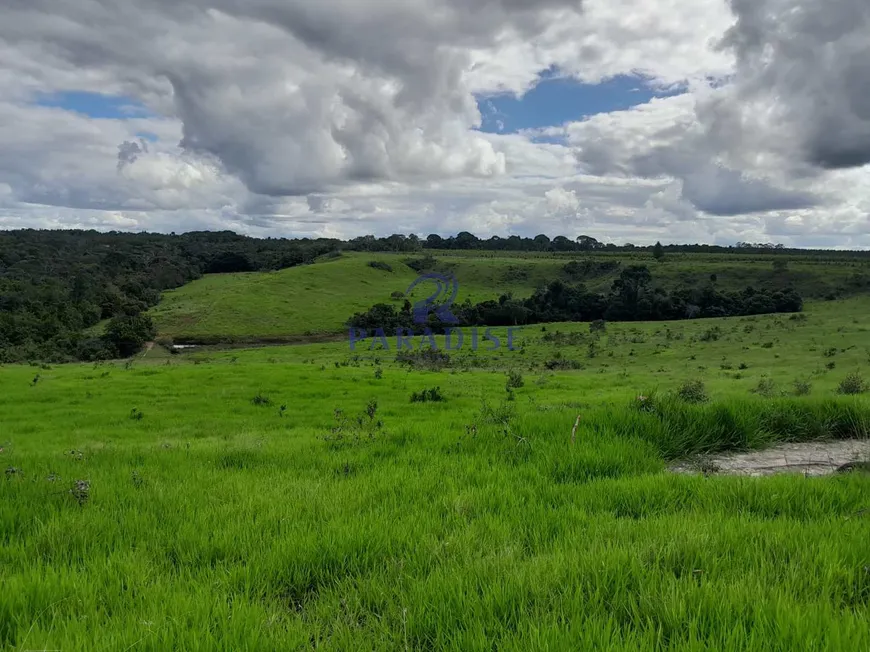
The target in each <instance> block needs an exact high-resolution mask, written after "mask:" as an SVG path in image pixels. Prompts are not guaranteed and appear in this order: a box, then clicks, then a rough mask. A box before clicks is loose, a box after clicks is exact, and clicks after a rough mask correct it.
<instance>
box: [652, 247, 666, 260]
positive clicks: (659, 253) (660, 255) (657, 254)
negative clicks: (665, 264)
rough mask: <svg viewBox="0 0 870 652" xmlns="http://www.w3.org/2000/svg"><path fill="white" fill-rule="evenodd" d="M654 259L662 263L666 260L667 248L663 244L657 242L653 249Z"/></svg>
mask: <svg viewBox="0 0 870 652" xmlns="http://www.w3.org/2000/svg"><path fill="white" fill-rule="evenodd" d="M653 258H655V259H656V260H657V261H659V262H662V261H663V260H664V259H665V248H664V247H663V246H662V243H661V242H656V244H655V246H654V247H653Z"/></svg>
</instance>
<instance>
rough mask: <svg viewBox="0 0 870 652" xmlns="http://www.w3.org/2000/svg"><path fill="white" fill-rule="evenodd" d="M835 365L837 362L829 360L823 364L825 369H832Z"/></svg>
mask: <svg viewBox="0 0 870 652" xmlns="http://www.w3.org/2000/svg"><path fill="white" fill-rule="evenodd" d="M836 366H837V363H836V362H834V361H833V360H831V361H830V362H829V363H828V364H826V365H825V369H833V368H834V367H836Z"/></svg>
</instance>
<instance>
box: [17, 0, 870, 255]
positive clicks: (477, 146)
mask: <svg viewBox="0 0 870 652" xmlns="http://www.w3.org/2000/svg"><path fill="white" fill-rule="evenodd" d="M0 53H2V56H0V229H3V230H9V229H19V228H44V229H46V228H47V229H78V228H81V229H95V230H98V231H113V230H114V231H130V232H140V231H149V232H160V233H170V232H173V231H175V232H176V233H181V232H185V231H203V230H208V231H222V230H230V231H234V232H237V233H240V234H244V235H250V236H254V237H295V238H301V237H310V238H314V237H332V238H341V239H345V240H347V239H351V238H354V237H358V236H361V235H368V234H374V235H378V236H380V237H386V236H388V235H390V234H392V233H404V234H410V233H416V234H418V235H421V236H422V237H425V235H428V234H429V233H437V234H439V235H442V236H443V235H445V234H446V235H451V234H452V235H455V234H456V233H459V232H460V231H468V232H471V233H473V234H475V235H476V236H478V237H480V238H482V239H486V238H489V237H490V236H492V235H499V236H500V237H508V236H510V235H519V236H521V237H534V236H535V235H538V234H540V233H544V234H547V235H548V236H549V237H551V238H552V237H555V236H556V235H565V236H567V237H569V238H572V239H573V237H575V236H576V235H580V234H585V235H589V236H592V237H594V238H596V239H598V240H600V241H602V242H605V243H607V242H614V243H625V242H631V243H633V244H636V245H638V246H646V245H649V244H652V243H654V242H656V241H661V242H662V243H681V244H684V243H705V244H714V245H722V246H729V245H734V244H736V243H737V242H771V243H782V244H784V245H785V246H788V247H795V248H825V249H853V250H857V249H870V165H868V164H870V5H868V4H867V3H866V0H834V1H829V2H827V3H822V2H821V0H666V1H665V2H663V3H655V4H652V3H646V2H643V1H642V0H611V1H606V0H584V1H583V2H578V1H577V0H538V1H533V0H488V1H487V2H481V3H465V2H461V1H460V0H321V1H320V2H317V3H315V2H310V1H309V0H232V1H230V0H179V1H177V2H172V3H168V2H162V1H159V0H158V1H157V2H153V3H148V4H147V5H144V4H142V3H136V2H134V1H133V0H114V1H113V2H111V3H110V2H107V1H106V0H70V2H66V3H62V4H58V3H55V2H51V1H50V0H30V1H28V2H23V1H21V0H12V1H11V2H9V3H5V5H4V6H3V7H0Z"/></svg>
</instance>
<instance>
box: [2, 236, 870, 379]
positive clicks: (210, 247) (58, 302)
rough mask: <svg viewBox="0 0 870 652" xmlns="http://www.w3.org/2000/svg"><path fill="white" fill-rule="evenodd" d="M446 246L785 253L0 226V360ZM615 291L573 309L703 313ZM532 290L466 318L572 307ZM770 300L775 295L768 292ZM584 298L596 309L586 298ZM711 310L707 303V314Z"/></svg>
mask: <svg viewBox="0 0 870 652" xmlns="http://www.w3.org/2000/svg"><path fill="white" fill-rule="evenodd" d="M444 249H459V250H463V249H465V250H469V249H470V250H481V251H539V252H554V253H559V252H590V251H602V252H608V251H615V252H619V251H623V252H632V251H649V252H650V253H652V254H653V255H655V256H656V257H657V258H658V257H661V256H664V255H667V253H669V252H703V253H729V252H739V253H755V252H759V253H761V252H763V253H788V252H789V251H790V250H788V249H786V248H784V247H783V246H781V245H775V244H749V243H738V245H737V246H735V247H715V246H709V245H669V246H664V247H663V246H661V245H656V246H655V247H652V246H650V247H635V246H634V245H631V244H625V245H621V246H617V245H614V244H603V243H601V242H599V241H598V240H596V239H594V238H591V237H589V236H584V235H581V236H579V237H576V238H574V239H569V238H567V237H565V236H557V237H555V238H553V239H552V240H551V239H550V238H548V237H547V236H545V235H538V236H536V237H534V238H521V237H519V236H510V237H508V238H500V237H497V236H494V237H492V238H489V239H486V240H483V239H479V238H477V237H476V236H474V235H472V234H471V233H468V232H462V233H459V234H457V235H456V236H451V237H446V238H442V237H441V236H438V235H434V234H433V235H430V236H428V237H427V238H425V239H422V238H419V237H417V236H416V235H410V236H405V235H401V234H394V235H391V236H389V237H385V238H376V237H374V236H364V237H360V238H354V239H352V240H348V241H341V240H336V239H285V238H268V239H257V238H249V237H244V236H240V235H237V234H235V233H232V232H191V233H185V234H181V235H175V234H169V235H167V234H152V233H118V232H112V233H99V232H96V231H41V230H20V231H0V362H17V361H28V360H48V361H67V360H98V359H105V358H114V357H119V356H127V355H130V354H132V353H133V352H135V351H136V350H138V349H139V348H140V347H141V346H142V344H143V343H144V342H146V341H147V340H149V339H151V338H153V336H154V327H153V325H152V324H151V322H150V319H149V318H148V317H147V316H146V315H145V314H144V313H145V311H146V310H147V309H148V308H150V307H151V306H153V305H155V304H156V303H157V302H158V301H159V299H160V293H161V292H162V291H163V290H166V289H170V288H175V287H178V286H180V285H183V284H185V283H188V282H190V281H192V280H194V279H196V278H199V277H200V276H202V275H203V274H213V273H222V272H248V271H262V270H277V269H283V268H287V267H293V266H296V265H303V264H307V263H311V262H313V261H314V260H315V259H316V258H317V257H318V256H321V255H323V254H327V253H330V252H335V251H341V250H345V251H384V252H419V251H422V250H433V251H437V250H444ZM800 253H802V254H807V253H811V252H807V251H800ZM823 254H824V255H825V256H838V255H850V256H860V257H864V256H867V257H870V252H831V251H825V252H823ZM556 289H557V288H553V290H552V291H556ZM548 291H550V290H548ZM564 291H565V292H567V293H568V294H569V295H571V296H572V297H573V296H574V294H576V293H578V292H579V293H581V294H582V293H583V291H582V289H578V288H577V287H573V286H572V287H569V288H568V289H566V290H564ZM615 292H616V291H615ZM620 292H622V291H621V290H620V291H618V292H616V293H615V294H613V295H611V296H608V297H605V298H604V299H601V298H591V297H589V296H586V295H584V298H583V299H582V300H579V299H577V301H580V303H581V304H582V305H583V307H582V310H580V309H579V308H577V309H576V310H580V313H581V314H583V315H584V318H588V317H591V316H606V315H610V318H614V319H617V318H620V317H619V316H618V315H625V316H626V317H625V318H632V319H646V318H658V317H655V315H665V314H667V315H674V314H683V312H685V310H689V308H688V306H695V305H698V306H700V307H701V310H702V311H703V310H705V309H707V308H706V307H705V305H706V304H703V302H699V300H698V299H697V298H695V297H688V296H685V297H684V296H681V295H679V294H674V293H672V294H670V295H668V296H667V297H663V296H662V295H661V294H660V293H650V292H647V291H645V290H644V291H641V292H639V293H638V296H637V303H636V304H635V303H630V304H629V305H630V308H628V309H627V310H628V312H626V309H624V308H621V307H620V306H623V305H624V302H623V303H620V301H623V300H622V299H620V298H618V297H621V296H622V294H620ZM542 300H543V299H541V297H540V296H539V295H535V296H534V297H531V298H529V299H527V300H525V301H522V302H520V301H518V300H515V299H512V298H506V299H505V300H504V301H503V302H502V303H501V304H500V306H499V308H498V309H495V308H494V307H492V306H485V305H482V306H480V307H477V306H475V307H472V308H470V309H469V310H471V312H469V313H468V315H467V318H468V320H469V323H477V322H479V321H480V320H481V319H483V320H486V319H496V315H497V314H498V313H499V311H514V310H515V311H518V314H525V313H523V312H522V311H530V313H529V314H530V315H531V316H528V317H526V319H534V320H544V319H550V318H551V317H552V316H553V315H556V314H560V315H563V316H564V315H568V314H575V313H574V312H572V311H575V308H573V307H572V308H570V309H569V311H568V312H558V311H556V312H553V311H552V310H550V308H544V307H541V305H542V304H541V305H539V304H540V302H541V301H542ZM605 300H606V303H607V306H606V308H603V307H601V305H603V304H601V305H599V304H600V302H601V301H605ZM770 300H771V301H775V300H774V299H773V298H772V297H770ZM547 301H548V300H547ZM560 301H561V299H560ZM570 301H575V299H570ZM570 301H569V302H570ZM633 301H634V298H632V302H633ZM711 301H712V303H711V304H710V305H711V306H719V307H720V308H721V310H724V311H725V313H727V314H740V310H742V308H738V307H735V306H738V304H740V302H741V300H738V299H737V298H733V297H732V298H727V297H717V298H716V299H715V300H712V299H711ZM757 301H761V300H760V299H758V300H757ZM589 302H592V303H591V304H589ZM596 302H598V303H596ZM556 303H557V304H558V301H557V302H556ZM520 304H522V305H521V306H520ZM648 304H649V307H647V305H648ZM572 305H573V304H572ZM590 305H592V306H598V307H597V308H596V307H592V308H590ZM505 306H506V307H505ZM711 310H713V308H712V307H711V308H709V310H708V312H710V311H711ZM475 311H476V312H475ZM714 312H715V311H714ZM711 314H712V313H711ZM716 314H719V313H716ZM475 315H477V316H475ZM548 315H550V316H548ZM105 320H108V321H107V325H106V328H105V329H104V332H103V333H101V334H100V335H93V334H89V333H88V329H90V328H91V327H93V326H95V325H96V324H98V323H100V322H102V321H105ZM509 321H510V320H509ZM101 330H103V329H101Z"/></svg>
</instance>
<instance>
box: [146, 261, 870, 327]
mask: <svg viewBox="0 0 870 652" xmlns="http://www.w3.org/2000/svg"><path fill="white" fill-rule="evenodd" d="M421 255H422V254H421ZM415 257H416V258H419V257H420V255H417V256H411V255H408V254H395V255H391V254H365V253H345V254H342V256H341V257H340V258H337V259H321V260H320V261H319V262H317V263H315V264H312V265H305V266H301V267H294V268H290V269H286V270H282V271H279V272H271V273H258V272H252V273H246V274H212V275H208V276H205V277H203V278H201V279H199V280H197V281H194V282H193V283H190V284H188V285H185V286H183V287H181V288H178V289H177V290H172V291H169V292H167V293H165V296H164V299H163V301H162V302H161V303H160V304H159V305H158V306H157V307H155V308H154V309H152V311H151V315H152V317H153V318H154V320H155V323H156V324H157V327H158V330H159V332H160V335H161V336H162V337H164V338H171V339H172V338H174V339H175V340H177V341H180V342H181V341H195V342H214V341H224V342H226V341H239V342H245V341H247V342H253V341H257V340H286V341H302V340H305V339H311V337H312V336H318V335H332V334H336V333H341V332H343V331H344V324H345V322H346V321H347V319H348V318H349V317H351V316H352V315H353V314H354V313H355V312H361V311H365V310H367V309H368V308H370V307H371V306H372V305H374V304H375V303H390V302H391V298H390V294H391V293H392V292H404V291H405V290H406V289H407V288H408V287H409V286H410V285H411V283H412V282H413V281H414V279H415V278H416V277H417V273H416V272H415V271H413V270H412V269H411V268H410V267H408V266H407V265H405V264H404V262H403V261H404V260H406V259H408V258H415ZM436 258H437V259H438V260H439V261H440V262H441V264H442V266H445V267H448V268H449V269H450V271H451V272H452V273H453V274H454V275H455V276H456V278H457V279H458V281H459V283H460V287H459V294H458V297H457V301H458V302H461V301H464V300H465V299H466V298H468V299H470V300H471V301H472V302H478V301H484V300H488V299H496V298H498V296H499V295H500V294H503V293H506V292H512V293H513V294H514V295H515V296H517V297H526V296H529V295H530V294H531V293H532V292H533V291H534V290H535V289H536V288H538V287H540V286H542V285H544V284H546V283H547V282H549V281H551V280H554V279H557V278H558V279H562V280H566V281H567V280H569V279H568V278H567V277H565V276H564V273H563V272H562V267H563V266H564V265H565V264H566V263H567V262H569V261H571V260H583V259H587V258H588V259H590V260H596V261H609V260H615V261H618V262H620V263H621V264H622V265H623V266H625V265H631V264H646V265H648V266H650V269H651V271H652V273H653V281H654V282H653V285H658V286H662V287H666V288H674V287H680V286H684V287H696V286H700V285H704V284H706V283H709V280H710V276H711V275H713V274H715V275H716V286H717V287H718V288H720V289H725V290H742V289H744V288H745V287H747V286H748V285H755V286H759V287H760V286H764V287H778V286H782V287H785V286H787V285H789V284H793V285H794V286H795V287H796V288H797V289H798V291H799V292H801V294H802V295H803V296H804V298H807V299H813V298H817V299H818V298H823V297H825V296H827V295H830V294H831V293H839V294H841V295H844V296H848V295H851V294H854V293H855V292H861V291H864V290H866V289H867V288H870V267H868V264H867V263H865V262H864V261H860V260H847V261H830V260H825V259H816V258H812V257H792V258H789V257H773V256H767V257H765V256H755V257H746V258H744V257H739V256H730V257H728V256H719V257H716V256H701V255H698V254H680V255H670V256H669V257H668V258H667V259H666V262H664V263H657V262H656V261H655V260H653V259H652V257H651V256H650V255H649V254H643V255H641V254H638V255H635V256H629V255H624V254H623V255H616V256H614V255H610V254H596V255H594V256H587V257H585V258H584V257H580V256H576V255H574V256H567V255H554V254H550V255H546V256H545V255H536V254H523V255H508V254H502V253H498V254H496V253H494V252H489V253H487V254H481V253H480V252H474V254H473V255H472V254H471V253H470V252H437V255H436ZM777 258H783V259H785V260H788V269H787V270H785V271H780V272H777V271H774V270H773V267H772V264H773V261H774V260H775V259H777ZM370 261H380V262H386V263H388V264H389V265H390V266H391V267H392V269H393V271H392V272H386V271H382V270H379V269H374V268H372V267H369V265H368V263H369V262H370ZM618 273H619V270H617V271H615V272H612V273H609V274H604V275H601V276H593V277H590V278H587V279H583V282H584V283H585V284H586V285H587V287H588V288H589V289H590V290H594V291H606V290H607V289H608V288H609V287H610V285H611V283H612V282H613V280H614V279H615V278H616V277H617V276H618ZM426 289H428V288H426V287H420V288H419V292H421V293H422V292H423V291H425V290H426ZM414 296H417V293H416V292H415V295H414ZM393 301H395V300H393ZM397 303H398V305H401V301H398V302H397Z"/></svg>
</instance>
